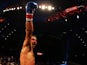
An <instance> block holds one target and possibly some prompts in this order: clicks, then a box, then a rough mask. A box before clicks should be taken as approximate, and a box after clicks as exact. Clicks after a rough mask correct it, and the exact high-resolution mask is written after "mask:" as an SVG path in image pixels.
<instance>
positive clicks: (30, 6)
mask: <svg viewBox="0 0 87 65" xmlns="http://www.w3.org/2000/svg"><path fill="white" fill-rule="evenodd" d="M36 8H38V5H37V3H36V2H32V1H31V2H28V3H27V4H26V13H34V11H35V9H36Z"/></svg>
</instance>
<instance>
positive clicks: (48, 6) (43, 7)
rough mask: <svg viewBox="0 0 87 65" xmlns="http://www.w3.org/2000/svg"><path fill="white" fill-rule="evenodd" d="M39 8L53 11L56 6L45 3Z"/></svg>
mask: <svg viewBox="0 0 87 65" xmlns="http://www.w3.org/2000/svg"><path fill="white" fill-rule="evenodd" d="M39 9H41V10H47V11H52V10H54V9H55V8H54V7H53V6H51V5H45V4H43V5H39Z"/></svg>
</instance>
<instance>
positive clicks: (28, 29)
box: [23, 2, 37, 48]
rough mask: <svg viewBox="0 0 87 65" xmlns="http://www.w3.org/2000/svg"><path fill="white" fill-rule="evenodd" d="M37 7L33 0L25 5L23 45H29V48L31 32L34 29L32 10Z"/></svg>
mask: <svg viewBox="0 0 87 65" xmlns="http://www.w3.org/2000/svg"><path fill="white" fill-rule="evenodd" d="M36 7H37V4H36V3H34V2H28V3H27V5H26V23H25V26H26V29H25V32H26V35H25V41H24V43H23V47H25V46H29V48H31V37H32V33H33V31H34V27H33V14H34V10H35V8H36Z"/></svg>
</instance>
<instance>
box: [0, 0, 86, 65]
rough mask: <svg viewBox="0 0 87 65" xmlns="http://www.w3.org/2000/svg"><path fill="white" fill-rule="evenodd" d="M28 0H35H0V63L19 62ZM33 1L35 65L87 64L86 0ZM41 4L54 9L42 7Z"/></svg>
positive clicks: (14, 63) (10, 64) (10, 63)
mask: <svg viewBox="0 0 87 65" xmlns="http://www.w3.org/2000/svg"><path fill="white" fill-rule="evenodd" d="M28 1H34V0H13V1H12V0H1V1H0V65H20V62H19V56H20V51H21V47H22V44H23V41H24V38H25V19H26V18H25V17H26V16H25V13H26V12H25V5H26V3H27V2H28ZM35 2H37V3H38V4H39V7H38V8H37V10H36V11H35V14H34V20H33V23H34V33H33V34H35V35H36V36H37V39H38V40H37V41H38V44H37V46H36V48H35V50H34V51H35V57H36V65H87V64H86V61H87V60H86V57H87V0H35ZM42 4H44V5H45V4H46V6H48V5H52V6H53V7H54V9H53V10H49V9H47V8H46V9H44V10H43V8H42V9H41V7H40V6H42ZM37 52H38V54H37ZM40 53H41V54H40Z"/></svg>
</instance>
